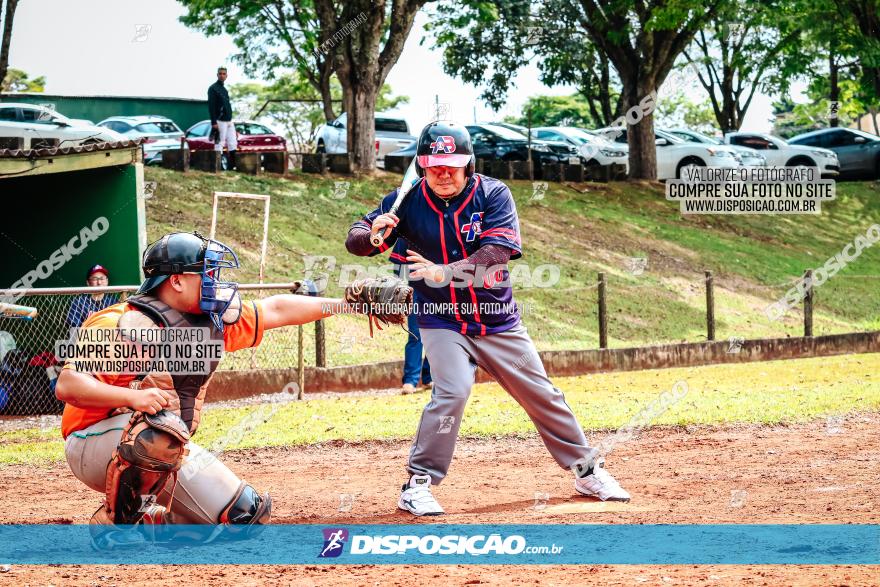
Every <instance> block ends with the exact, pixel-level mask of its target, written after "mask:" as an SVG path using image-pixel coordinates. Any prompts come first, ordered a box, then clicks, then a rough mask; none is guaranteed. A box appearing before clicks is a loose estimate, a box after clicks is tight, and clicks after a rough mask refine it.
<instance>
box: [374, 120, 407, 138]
mask: <svg viewBox="0 0 880 587" xmlns="http://www.w3.org/2000/svg"><path fill="white" fill-rule="evenodd" d="M376 130H379V131H383V132H402V133H407V134H408V133H409V128H408V127H407V125H406V121H405V120H399V119H396V118H377V119H376Z"/></svg>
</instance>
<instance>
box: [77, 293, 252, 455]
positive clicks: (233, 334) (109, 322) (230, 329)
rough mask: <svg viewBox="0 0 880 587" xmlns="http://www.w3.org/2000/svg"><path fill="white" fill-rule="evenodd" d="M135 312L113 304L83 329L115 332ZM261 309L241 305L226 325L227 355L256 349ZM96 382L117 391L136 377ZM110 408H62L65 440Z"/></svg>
mask: <svg viewBox="0 0 880 587" xmlns="http://www.w3.org/2000/svg"><path fill="white" fill-rule="evenodd" d="M132 310H135V311H136V310H137V308H135V307H134V306H129V305H128V303H125V302H123V303H121V304H115V305H113V306H109V307H107V308H105V309H103V310H101V311H100V312H96V313H94V314H92V315H91V316H89V318H88V320H86V321H85V322H84V323H83V325H82V328H116V325H117V324H119V319H120V318H121V317H122V315H123V314H124V313H125V312H129V311H132ZM262 314H263V308H262V305H261V303H260V302H259V301H255V302H244V303H243V304H242V308H241V317H240V318H239V320H238V322H236V323H235V324H227V325H226V327H225V328H224V329H223V346H224V349H225V350H226V351H227V352H235V351H238V350H241V349H246V348H251V347H255V346H257V345H259V344H260V343H261V342H262V340H263V331H264V321H263V319H262ZM64 368H65V369H73V368H74V365H73V363H67V364H66V365H65V366H64ZM92 375H94V376H95V377H96V378H97V379H98V380H99V381H102V382H103V383H107V384H109V385H115V386H117V387H128V385H129V384H130V383H131V382H132V381H134V379H135V375H134V374H130V373H125V374H118V373H92ZM112 411H113V408H110V409H108V408H78V407H76V406H72V405H70V404H66V405H65V406H64V414H63V415H62V416H61V434H62V435H63V436H64V438H67V437H68V436H69V435H70V434H71V433H72V432H76V431H77V430H82V429H83V428H88V427H89V426H91V425H92V424H95V423H96V422H100V421H101V420H103V419H104V418H107V417H108V415H109V414H110V412H112Z"/></svg>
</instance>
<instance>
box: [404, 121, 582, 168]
mask: <svg viewBox="0 0 880 587" xmlns="http://www.w3.org/2000/svg"><path fill="white" fill-rule="evenodd" d="M466 128H467V129H468V132H469V133H470V134H471V141H472V142H473V145H474V155H475V156H476V157H478V158H480V159H501V160H504V161H526V160H527V159H528V152H529V141H528V139H527V138H526V137H525V135H522V134H520V133H518V132H516V131H514V130H511V129H507V128H504V127H501V126H497V125H494V124H472V125H468V126H467V127H466ZM417 146H418V145H417V144H416V143H412V144H411V145H409V146H406V147H404V148H402V149H398V150H397V151H394V152H393V153H388V155H390V156H392V157H415V156H416V147H417ZM532 160H533V161H534V162H535V164H536V165H537V164H538V163H575V162H577V161H578V155H577V149H574V148H572V147H570V146H569V145H567V144H565V143H562V142H558V141H539V140H534V139H533V140H532Z"/></svg>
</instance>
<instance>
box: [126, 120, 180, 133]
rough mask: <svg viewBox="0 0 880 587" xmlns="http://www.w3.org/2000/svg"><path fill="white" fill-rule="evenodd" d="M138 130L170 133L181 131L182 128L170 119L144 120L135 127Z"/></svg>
mask: <svg viewBox="0 0 880 587" xmlns="http://www.w3.org/2000/svg"><path fill="white" fill-rule="evenodd" d="M134 128H135V129H136V130H137V131H138V132H142V133H144V134H152V135H158V134H169V133H179V132H180V129H179V128H177V126H176V125H175V124H174V123H173V122H170V121H158V122H144V123H142V124H139V125H137V126H136V127H134Z"/></svg>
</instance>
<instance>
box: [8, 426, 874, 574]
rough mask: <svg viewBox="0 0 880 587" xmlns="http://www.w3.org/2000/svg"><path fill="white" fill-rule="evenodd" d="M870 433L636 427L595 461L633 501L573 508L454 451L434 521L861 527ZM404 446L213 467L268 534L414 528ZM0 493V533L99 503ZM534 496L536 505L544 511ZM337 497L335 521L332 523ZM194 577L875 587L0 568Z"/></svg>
mask: <svg viewBox="0 0 880 587" xmlns="http://www.w3.org/2000/svg"><path fill="white" fill-rule="evenodd" d="M878 430H880V414H860V415H855V416H851V417H848V418H847V419H845V420H842V421H841V420H838V419H832V420H831V421H826V420H824V419H823V420H820V421H816V422H812V423H810V424H806V425H798V426H788V427H772V428H767V427H756V426H743V427H728V428H721V429H707V428H702V429H691V430H679V429H674V430H651V431H649V432H646V433H644V434H643V435H641V436H640V437H639V438H636V439H633V440H632V441H630V442H627V443H625V444H624V445H622V446H619V447H618V448H617V450H615V452H614V453H612V454H611V455H610V456H609V459H608V466H609V470H610V471H612V472H613V473H614V475H615V476H616V477H617V478H618V479H619V480H620V481H621V483H622V484H623V486H624V487H626V488H627V489H628V490H629V491H630V493H631V494H632V495H633V500H632V501H631V502H630V503H629V504H603V503H600V502H595V501H591V500H587V499H584V498H578V497H576V494H575V492H574V490H573V488H572V485H571V478H570V475H569V473H568V472H566V471H562V470H560V469H559V468H558V467H556V465H555V463H554V462H553V460H552V459H551V458H550V456H549V455H548V454H547V453H546V451H545V450H544V448H543V446H542V445H541V443H540V441H539V440H538V439H537V438H536V437H528V438H522V439H519V438H507V439H499V440H479V441H478V440H462V441H461V442H460V443H459V446H458V450H457V453H456V457H455V461H454V463H453V467H452V470H451V471H450V476H449V478H448V479H447V480H446V481H445V482H444V483H443V485H442V486H440V487H439V488H436V495H437V497H438V499H439V500H440V502H441V503H442V504H443V505H444V507H445V508H446V510H447V512H449V514H448V515H447V516H445V517H444V518H442V522H444V523H462V524H473V523H489V524H491V523H538V524H541V523H547V524H550V523H599V524H603V523H608V524H622V523H671V524H680V523H737V524H741V523H860V524H867V523H873V524H876V523H880V493H878V490H877V481H878V478H880V445H878V441H877V439H878ZM591 440H593V441H596V440H598V438H596V437H594V438H591ZM407 449H408V445H407V443H402V442H393V443H366V444H357V445H350V444H344V443H334V444H328V445H322V446H313V447H308V448H300V449H271V450H250V451H241V452H236V453H234V454H228V455H226V458H225V460H226V461H227V462H228V463H229V464H230V466H231V467H232V468H233V469H234V470H235V471H236V472H237V473H239V474H241V475H242V476H243V477H245V478H246V479H247V480H248V481H250V482H251V483H253V484H254V485H255V486H256V487H257V488H259V489H268V490H270V491H271V492H272V495H273V502H274V504H275V509H274V512H273V513H274V514H275V515H274V519H275V520H276V521H278V522H283V523H309V524H358V523H360V524H366V523H419V522H420V521H419V520H417V519H413V518H411V517H409V516H408V515H405V514H403V513H400V512H398V511H397V510H396V508H395V502H396V497H397V492H398V491H399V484H400V483H402V482H403V480H404V477H405V473H404V470H403V464H404V462H405V458H406V454H407ZM0 494H2V495H3V496H4V497H5V499H3V500H0V522H2V523H31V524H34V523H62V524H63V523H85V522H87V521H88V517H89V515H90V514H91V512H93V511H94V509H95V508H96V507H97V505H98V503H99V499H100V496H99V495H98V494H97V493H95V492H93V491H91V490H90V489H88V488H86V487H84V486H82V485H81V484H80V483H79V482H78V481H76V479H74V477H73V475H72V474H71V473H70V472H69V471H68V470H67V468H66V466H65V465H56V466H52V467H35V466H10V467H4V468H3V469H2V470H0ZM342 494H346V495H349V496H353V502H351V501H350V499H351V498H348V497H347V498H341V497H340V495H342ZM536 494H537V496H538V499H537V507H536ZM542 494H549V500H548V501H547V502H546V503H544V501H543V495H542ZM13 496H16V497H17V498H16V497H13ZM343 501H345V502H346V503H350V504H351V509H350V511H340V507H341V505H340V504H341V503H342V502H343ZM342 509H343V510H345V509H346V507H345V506H343V507H342ZM432 521H433V522H436V521H437V520H436V519H435V520H432ZM2 562H3V561H0V563H2ZM194 579H195V580H197V581H198V580H201V581H202V582H204V583H205V584H210V585H215V584H236V585H314V584H328V585H401V586H409V585H412V584H418V583H423V582H428V581H436V580H437V579H440V580H441V581H443V583H444V584H445V585H473V584H490V585H537V584H540V585H568V584H587V583H589V584H595V585H729V584H747V585H774V586H775V585H877V584H880V567H877V566H861V567H858V566H813V567H806V566H797V567H795V566H789V567H782V566H722V565H719V566H692V565H678V566H650V567H648V566H543V567H512V566H495V567H483V566H467V565H462V566H421V567H410V568H406V567H402V566H380V567H371V566H336V567H329V566H327V567H325V566H290V567H280V566H266V567H256V566H237V567H230V566H226V567H220V566H199V567H185V566H172V567H165V568H160V567H133V568H127V569H126V568H121V567H109V566H92V567H85V566H64V567H60V566H52V567H21V566H13V567H11V568H9V569H8V570H7V569H6V568H5V567H0V584H17V585H25V584H33V585H46V584H53V585H96V584H97V585H111V584H117V585H151V586H155V585H159V584H181V583H182V582H188V581H193V580H194Z"/></svg>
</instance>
